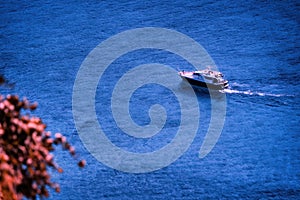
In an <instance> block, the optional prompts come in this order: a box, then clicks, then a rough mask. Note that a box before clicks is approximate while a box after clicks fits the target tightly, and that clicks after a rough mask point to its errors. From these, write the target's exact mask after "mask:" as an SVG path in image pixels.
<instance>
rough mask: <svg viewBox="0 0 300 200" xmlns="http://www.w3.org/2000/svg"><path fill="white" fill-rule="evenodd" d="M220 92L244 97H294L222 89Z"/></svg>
mask: <svg viewBox="0 0 300 200" xmlns="http://www.w3.org/2000/svg"><path fill="white" fill-rule="evenodd" d="M222 92H224V93H227V94H245V95H251V96H252V95H253V96H270V97H284V96H285V97H287V96H289V97H293V96H294V95H288V94H272V93H264V92H255V91H254V92H252V91H250V90H246V91H240V90H233V89H224V90H223V91H222Z"/></svg>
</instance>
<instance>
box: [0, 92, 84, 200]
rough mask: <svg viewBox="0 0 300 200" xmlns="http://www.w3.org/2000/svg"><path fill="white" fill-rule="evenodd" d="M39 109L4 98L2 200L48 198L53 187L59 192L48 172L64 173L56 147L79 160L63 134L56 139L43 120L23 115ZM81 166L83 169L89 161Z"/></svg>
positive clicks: (0, 114)
mask: <svg viewBox="0 0 300 200" xmlns="http://www.w3.org/2000/svg"><path fill="white" fill-rule="evenodd" d="M36 107H37V104H36V103H35V104H30V103H29V102H28V100H26V99H23V100H19V98H18V97H17V96H11V95H8V96H7V97H6V99H5V98H3V97H2V96H0V199H1V196H2V195H3V196H4V198H9V199H13V200H19V199H21V198H22V197H24V196H25V197H27V198H30V199H36V197H37V196H40V197H48V196H49V192H48V189H47V188H49V187H50V188H53V189H54V190H55V191H56V192H59V191H60V188H59V185H58V184H56V183H53V182H51V180H50V175H49V173H48V172H47V169H48V168H49V167H52V168H54V169H56V170H57V171H58V172H60V173H61V172H62V171H63V170H62V169H61V168H60V167H58V166H57V165H56V164H55V163H54V161H53V155H52V154H51V152H52V151H54V145H62V147H63V148H64V149H65V150H68V151H69V152H70V154H71V155H72V156H75V149H74V147H72V146H71V145H70V144H69V143H68V142H67V140H66V137H64V136H62V135H61V134H60V133H56V134H55V137H52V136H51V133H50V132H47V131H45V128H46V125H45V124H44V123H43V122H42V121H41V119H40V118H37V117H30V116H29V115H22V114H21V111H22V110H34V109H36ZM78 165H79V166H80V167H83V166H84V165H85V161H80V162H79V163H78ZM5 196H6V197H5ZM2 198H3V197H2Z"/></svg>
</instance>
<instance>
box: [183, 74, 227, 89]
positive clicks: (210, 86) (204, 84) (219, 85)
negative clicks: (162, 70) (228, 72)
mask: <svg viewBox="0 0 300 200" xmlns="http://www.w3.org/2000/svg"><path fill="white" fill-rule="evenodd" d="M181 78H182V79H184V80H186V81H187V82H188V83H190V84H191V85H192V86H197V87H202V88H208V89H212V90H223V89H225V88H227V87H228V84H227V83H217V84H212V83H207V82H204V81H200V80H195V79H193V78H189V77H186V76H181Z"/></svg>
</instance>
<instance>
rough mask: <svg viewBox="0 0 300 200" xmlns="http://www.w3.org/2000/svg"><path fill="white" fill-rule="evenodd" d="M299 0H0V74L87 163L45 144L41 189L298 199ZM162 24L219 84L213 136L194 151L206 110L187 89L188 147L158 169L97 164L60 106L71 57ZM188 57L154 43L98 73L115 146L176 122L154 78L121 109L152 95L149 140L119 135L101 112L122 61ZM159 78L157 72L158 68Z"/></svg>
mask: <svg viewBox="0 0 300 200" xmlns="http://www.w3.org/2000/svg"><path fill="white" fill-rule="evenodd" d="M299 13H300V4H299V2H297V1H275V2H272V1H264V2H261V1H247V2H239V1H224V0H223V1H216V2H215V1H209V0H204V1H190V2H188V1H183V0H177V1H130V2H127V1H76V0H74V1H61V2H60V1H50V0H49V1H2V2H1V4H0V20H1V21H0V44H1V46H0V48H1V49H0V59H1V64H0V73H1V74H4V75H5V76H6V78H7V79H8V80H9V81H10V82H15V83H16V85H15V87H14V88H13V89H7V88H1V94H8V93H14V94H18V95H19V96H21V97H23V96H26V97H27V98H28V99H29V100H31V101H37V102H38V103H39V107H38V109H37V110H36V111H35V112H34V113H33V114H34V115H38V116H40V117H41V118H42V119H43V121H44V122H45V123H46V124H47V125H48V130H51V131H52V132H54V133H55V132H61V133H63V134H65V135H66V136H67V138H68V140H70V142H71V143H72V144H73V145H74V146H75V148H76V149H77V152H78V154H79V155H80V157H82V158H84V159H86V161H87V166H86V167H85V168H84V169H79V168H78V167H77V165H76V162H75V161H74V160H73V159H72V158H71V157H70V156H69V155H68V153H67V152H63V151H60V149H58V151H56V153H55V156H56V160H57V163H58V164H59V165H60V166H61V167H62V168H63V169H64V173H63V174H57V173H55V172H53V173H52V178H53V180H54V181H57V182H58V183H60V185H61V193H55V192H54V191H52V192H51V196H50V199H64V200H68V199H74V200H75V199H299V198H300V156H299V155H300V128H299V124H300V123H299V122H300V106H299V102H300V101H299V100H300V94H299V86H300V60H299V59H300V35H299V32H300V27H299V19H300V16H299ZM143 27H162V28H167V29H172V30H176V31H179V32H181V33H183V34H186V35H187V36H189V37H191V38H193V39H194V40H195V41H197V42H198V43H199V44H201V45H202V46H203V47H204V48H205V49H206V50H207V51H208V53H209V54H210V56H211V57H212V58H213V59H214V61H215V62H216V64H217V66H218V68H219V70H220V71H221V72H223V74H225V76H226V78H227V79H228V80H229V82H230V89H228V90H227V91H226V101H227V111H226V118H225V125H224V128H223V131H222V134H221V136H220V138H219V140H218V142H217V144H216V146H215V147H214V148H213V150H212V151H211V152H210V153H209V154H208V155H207V156H206V157H205V158H203V159H199V157H198V153H199V148H200V146H201V144H202V142H203V138H204V136H205V133H206V131H207V128H208V123H209V120H210V117H211V114H210V107H211V103H210V102H211V101H210V96H209V95H208V94H207V93H204V92H202V91H197V99H198V102H199V105H200V113H201V117H200V119H199V121H200V127H199V130H198V132H197V135H196V137H195V139H194V141H193V143H192V144H191V146H190V147H189V149H188V150H187V151H186V152H185V153H184V154H183V155H182V156H181V157H180V158H179V159H178V160H177V161H176V162H174V163H172V164H171V165H169V166H167V167H165V168H162V169H160V170H157V171H154V172H150V173H142V174H132V173H124V172H121V171H118V170H115V169H112V168H109V167H107V166H106V165H104V164H102V163H101V162H98V161H97V160H96V159H95V158H94V157H93V156H92V155H91V154H90V153H89V151H88V150H87V149H86V148H85V147H84V145H83V143H82V141H81V140H80V138H79V135H78V133H77V131H76V128H75V124H74V120H73V115H72V91H73V85H74V82H75V79H76V75H77V72H78V70H79V68H80V65H81V64H82V62H83V60H84V59H85V58H86V56H87V55H88V54H89V52H90V51H91V50H93V49H94V48H95V47H96V46H97V45H98V44H100V43H101V42H103V41H104V40H106V39H107V38H109V37H111V36H113V35H115V34H118V33H120V32H122V31H126V30H130V29H134V28H143ZM154 62H156V63H164V64H167V65H169V66H171V67H173V68H174V69H177V68H181V69H182V68H183V66H186V67H187V69H190V68H191V66H190V64H189V63H187V62H186V61H185V60H184V59H182V58H180V57H179V56H178V55H174V54H172V53H168V52H164V51H161V50H153V49H152V50H149V49H144V50H140V51H134V52H130V53H129V54H126V55H123V56H122V57H120V58H119V59H118V60H116V61H115V62H114V63H112V65H111V66H110V67H109V68H108V70H107V73H106V74H104V76H103V77H102V79H101V80H102V81H101V82H100V83H99V85H98V88H97V93H96V113H97V117H98V119H99V122H100V123H101V124H102V126H103V127H104V128H105V129H106V131H107V136H108V137H109V138H110V139H111V140H112V142H114V143H115V144H116V145H118V146H120V147H122V148H124V149H126V150H129V151H136V152H149V151H152V150H154V149H158V148H161V147H163V146H164V145H166V144H167V143H169V142H170V141H171V140H172V138H173V137H174V135H175V133H176V130H177V129H178V126H179V125H180V111H178V110H179V104H178V102H177V101H176V99H175V97H174V95H172V92H171V91H169V90H168V89H166V88H163V87H161V86H159V85H155V84H152V85H151V84H150V85H145V86H143V87H141V88H139V89H138V90H137V91H136V92H135V93H134V94H133V96H132V99H131V105H130V110H131V111H132V113H131V114H132V118H133V120H135V121H136V123H138V124H140V125H146V124H147V123H149V120H150V119H149V116H148V110H149V107H150V106H151V105H153V104H154V103H159V104H161V105H162V106H164V107H165V109H166V112H167V116H168V118H167V123H166V125H165V127H164V128H165V129H164V131H162V132H161V133H160V134H159V135H158V138H156V139H155V140H153V141H151V140H149V141H147V142H146V143H145V141H144V140H139V139H135V138H132V137H128V136H126V135H124V134H123V135H122V132H121V131H120V130H119V129H118V128H117V127H116V124H115V123H114V121H113V117H112V114H111V111H110V95H111V90H112V88H113V87H114V85H115V84H116V82H117V81H118V79H119V78H120V77H121V76H122V74H124V73H126V71H128V70H129V69H131V68H133V67H134V66H137V65H140V64H145V63H154ZM161 76H163V74H162V75H161Z"/></svg>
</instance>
